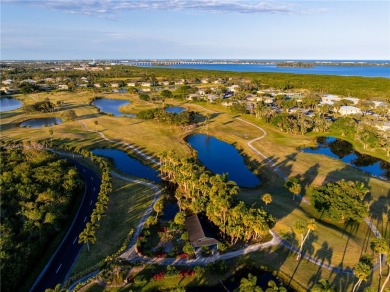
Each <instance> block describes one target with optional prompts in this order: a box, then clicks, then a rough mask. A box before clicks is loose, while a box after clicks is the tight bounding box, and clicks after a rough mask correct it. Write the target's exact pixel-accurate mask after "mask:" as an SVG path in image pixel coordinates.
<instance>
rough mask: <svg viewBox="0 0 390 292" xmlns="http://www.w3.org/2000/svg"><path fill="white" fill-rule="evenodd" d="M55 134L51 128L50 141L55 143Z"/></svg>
mask: <svg viewBox="0 0 390 292" xmlns="http://www.w3.org/2000/svg"><path fill="white" fill-rule="evenodd" d="M53 134H54V132H53V130H52V129H50V130H49V135H50V142H51V143H53Z"/></svg>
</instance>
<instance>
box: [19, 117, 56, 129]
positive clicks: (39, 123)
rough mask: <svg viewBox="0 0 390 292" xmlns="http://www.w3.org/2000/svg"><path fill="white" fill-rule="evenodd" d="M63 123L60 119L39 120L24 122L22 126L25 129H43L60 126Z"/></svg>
mask: <svg viewBox="0 0 390 292" xmlns="http://www.w3.org/2000/svg"><path fill="white" fill-rule="evenodd" d="M61 123H62V120H61V119H60V118H38V119H30V120H27V121H24V122H23V123H20V126H21V127H25V128H42V127H50V126H54V125H59V124H61Z"/></svg>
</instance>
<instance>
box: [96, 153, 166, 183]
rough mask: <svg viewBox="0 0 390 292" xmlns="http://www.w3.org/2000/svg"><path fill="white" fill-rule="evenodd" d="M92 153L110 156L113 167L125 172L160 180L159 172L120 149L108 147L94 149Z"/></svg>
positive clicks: (156, 180)
mask: <svg viewBox="0 0 390 292" xmlns="http://www.w3.org/2000/svg"><path fill="white" fill-rule="evenodd" d="M92 153H93V154H95V155H100V156H104V157H107V158H111V159H112V160H113V161H114V164H115V167H116V168H117V169H119V170H120V171H121V172H123V173H125V174H128V175H132V176H136V177H140V178H144V179H147V180H150V181H154V182H160V177H159V172H158V171H157V170H155V169H153V168H151V167H149V166H146V165H145V164H142V163H141V162H140V161H139V160H137V159H135V158H132V157H130V156H129V155H128V154H127V153H126V152H124V151H122V150H118V149H109V148H105V149H94V150H92Z"/></svg>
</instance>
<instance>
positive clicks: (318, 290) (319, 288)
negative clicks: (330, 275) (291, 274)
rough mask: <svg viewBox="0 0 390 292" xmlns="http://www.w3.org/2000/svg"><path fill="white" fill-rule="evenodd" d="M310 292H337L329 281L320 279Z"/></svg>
mask: <svg viewBox="0 0 390 292" xmlns="http://www.w3.org/2000/svg"><path fill="white" fill-rule="evenodd" d="M310 292H335V289H334V287H333V286H332V285H331V284H330V283H329V281H328V280H326V279H320V280H319V281H318V282H317V284H315V285H314V286H313V288H312V289H311V290H310Z"/></svg>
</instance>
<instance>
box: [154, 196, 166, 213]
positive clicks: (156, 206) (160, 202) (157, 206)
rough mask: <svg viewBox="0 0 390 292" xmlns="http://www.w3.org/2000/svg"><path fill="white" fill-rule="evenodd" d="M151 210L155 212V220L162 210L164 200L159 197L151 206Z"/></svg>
mask: <svg viewBox="0 0 390 292" xmlns="http://www.w3.org/2000/svg"><path fill="white" fill-rule="evenodd" d="M153 210H154V211H155V212H156V218H157V217H158V215H159V214H160V213H161V212H162V211H163V210H164V198H163V197H160V198H159V199H158V200H157V201H156V203H154V205H153Z"/></svg>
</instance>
